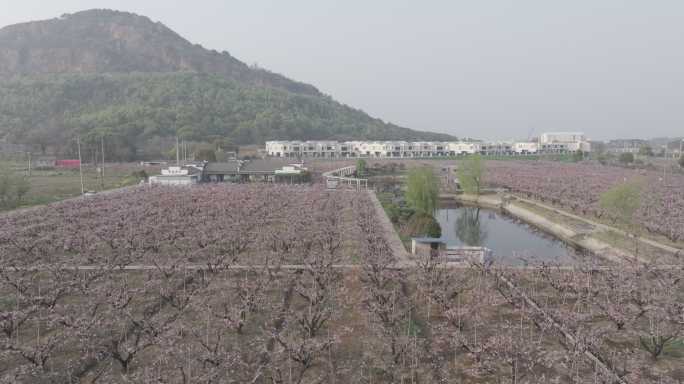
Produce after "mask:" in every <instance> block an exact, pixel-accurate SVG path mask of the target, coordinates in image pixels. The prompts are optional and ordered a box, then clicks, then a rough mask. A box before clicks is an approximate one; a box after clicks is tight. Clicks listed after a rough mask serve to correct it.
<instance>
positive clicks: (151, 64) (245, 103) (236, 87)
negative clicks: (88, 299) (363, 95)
mask: <svg viewBox="0 0 684 384" xmlns="http://www.w3.org/2000/svg"><path fill="white" fill-rule="evenodd" d="M76 134H80V135H81V136H82V137H84V138H85V140H86V141H87V140H88V138H90V139H92V140H95V137H100V136H102V135H106V136H107V137H108V138H109V140H108V142H109V143H110V144H109V145H110V146H112V148H111V150H110V153H112V154H113V155H115V156H118V157H120V158H121V159H135V158H141V157H146V156H147V155H156V154H150V151H149V148H148V147H150V145H151V146H153V147H154V146H155V145H156V144H155V143H163V142H165V140H167V139H168V138H170V137H175V136H176V135H180V136H181V137H183V138H186V139H188V140H194V141H205V142H211V141H213V140H216V139H217V138H221V139H224V140H227V141H232V142H234V143H237V144H251V143H254V144H259V143H262V142H263V141H265V140H269V139H388V140H393V139H403V140H448V139H451V138H452V137H450V136H448V135H443V134H434V133H429V132H419V131H414V130H410V129H406V128H402V127H398V126H396V125H393V124H388V123H385V122H383V121H381V120H379V119H375V118H372V117H370V116H368V115H367V114H365V113H364V112H362V111H360V110H356V109H353V108H350V107H347V106H345V105H342V104H340V103H338V102H336V101H334V100H333V99H332V98H330V97H329V96H326V95H323V94H322V93H320V92H319V91H318V90H317V89H316V88H315V87H313V86H311V85H307V84H303V83H299V82H295V81H292V80H289V79H287V78H285V77H283V76H281V75H277V74H274V73H271V72H268V71H265V70H262V69H256V68H251V67H249V66H247V65H245V64H244V63H242V62H240V61H239V60H237V59H235V58H233V57H232V56H230V55H229V54H228V53H225V52H224V53H218V52H215V51H209V50H206V49H204V48H202V47H200V46H198V45H193V44H191V43H189V42H188V41H187V40H185V39H183V38H182V37H180V36H179V35H178V34H176V33H175V32H173V31H171V30H170V29H168V28H167V27H165V26H163V25H162V24H160V23H154V22H152V21H151V20H149V19H148V18H146V17H142V16H137V15H133V14H130V13H123V12H116V11H106V10H94V11H85V12H81V13H77V14H73V15H65V16H62V17H61V18H58V19H53V20H48V21H39V22H30V23H24V24H18V25H13V26H9V27H5V28H3V29H0V140H2V139H5V140H7V141H11V142H16V143H28V144H38V145H40V146H41V147H43V148H48V149H52V148H55V149H56V150H57V151H60V150H63V148H65V147H68V146H69V145H70V144H69V143H71V142H72V140H73V138H74V137H75V135H76ZM167 141H168V140H167ZM150 143H152V144H150ZM157 147H159V145H157ZM112 151H113V152H112Z"/></svg>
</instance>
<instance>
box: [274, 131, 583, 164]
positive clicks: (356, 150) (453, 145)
mask: <svg viewBox="0 0 684 384" xmlns="http://www.w3.org/2000/svg"><path fill="white" fill-rule="evenodd" d="M554 135H558V136H554ZM568 138H570V140H572V141H569V140H568ZM590 150H591V147H590V145H589V143H588V142H587V141H586V140H585V139H584V135H583V134H581V133H577V134H572V133H567V134H566V133H558V134H551V133H549V134H544V135H542V136H541V137H540V139H539V140H537V141H526V142H508V141H499V142H480V141H446V142H444V141H344V142H339V141H324V140H320V141H267V142H266V154H267V155H268V156H271V157H297V158H299V157H322V158H339V157H342V158H345V157H352V158H353V157H376V158H378V157H380V158H387V157H391V158H407V157H408V158H410V157H444V156H459V155H469V154H476V153H480V154H483V155H530V154H539V153H574V152H577V151H583V152H589V151H590Z"/></svg>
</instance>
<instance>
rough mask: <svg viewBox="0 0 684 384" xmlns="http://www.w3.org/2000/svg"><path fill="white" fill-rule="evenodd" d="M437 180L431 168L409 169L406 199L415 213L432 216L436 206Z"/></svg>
mask: <svg viewBox="0 0 684 384" xmlns="http://www.w3.org/2000/svg"><path fill="white" fill-rule="evenodd" d="M438 198H439V182H438V180H437V177H436V176H435V174H434V173H433V172H432V168H428V167H422V168H414V169H412V170H410V171H409V174H408V181H407V189H406V201H408V203H409V205H411V207H412V208H413V209H414V210H416V212H417V213H422V214H425V215H430V216H432V215H433V214H434V212H435V209H436V208H437V200H438Z"/></svg>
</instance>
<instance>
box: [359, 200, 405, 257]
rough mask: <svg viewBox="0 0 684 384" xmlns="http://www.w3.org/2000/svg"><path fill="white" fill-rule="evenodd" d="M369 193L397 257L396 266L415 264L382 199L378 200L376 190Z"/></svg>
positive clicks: (386, 236) (388, 241)
mask: <svg viewBox="0 0 684 384" xmlns="http://www.w3.org/2000/svg"><path fill="white" fill-rule="evenodd" d="M368 194H369V195H370V198H371V201H372V202H373V207H375V214H376V215H377V217H378V220H379V222H380V226H381V227H382V231H383V234H384V237H385V239H386V240H387V243H388V245H389V247H390V249H391V250H392V254H393V255H394V256H395V257H396V259H397V262H396V266H398V267H405V266H410V265H414V264H415V263H414V262H413V261H412V260H411V256H409V253H408V251H407V250H406V248H405V247H404V243H402V242H401V239H400V238H399V235H398V234H397V231H395V230H394V225H392V222H391V221H390V219H389V217H387V214H386V213H385V210H384V209H383V208H382V204H380V200H378V197H377V196H376V195H375V192H372V191H368Z"/></svg>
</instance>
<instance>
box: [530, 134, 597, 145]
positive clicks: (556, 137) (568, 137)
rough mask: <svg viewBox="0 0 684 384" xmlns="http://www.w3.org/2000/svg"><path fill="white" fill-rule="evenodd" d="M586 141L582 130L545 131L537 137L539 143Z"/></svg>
mask: <svg viewBox="0 0 684 384" xmlns="http://www.w3.org/2000/svg"><path fill="white" fill-rule="evenodd" d="M582 141H587V138H586V137H585V136H584V133H582V132H547V133H542V135H541V136H540V137H539V143H540V144H552V143H577V142H582Z"/></svg>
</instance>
